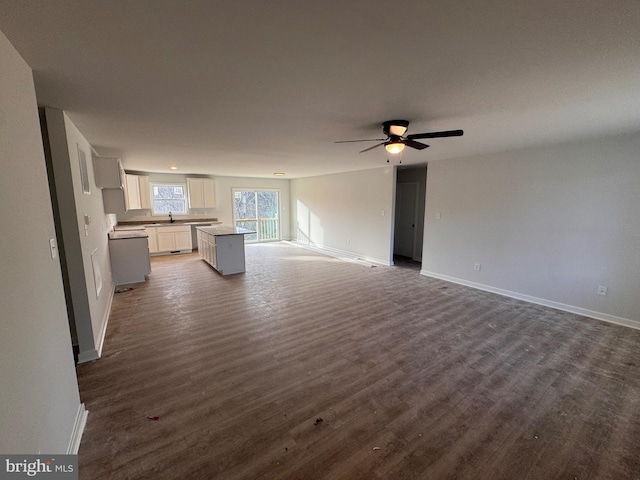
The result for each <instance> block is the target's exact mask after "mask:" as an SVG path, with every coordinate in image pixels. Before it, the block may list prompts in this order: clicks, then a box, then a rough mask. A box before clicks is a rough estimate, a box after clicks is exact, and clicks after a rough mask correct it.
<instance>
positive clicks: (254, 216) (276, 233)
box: [233, 188, 280, 242]
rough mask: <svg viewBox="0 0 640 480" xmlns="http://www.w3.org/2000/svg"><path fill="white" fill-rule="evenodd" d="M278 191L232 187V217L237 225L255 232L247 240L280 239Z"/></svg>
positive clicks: (265, 240) (245, 237)
mask: <svg viewBox="0 0 640 480" xmlns="http://www.w3.org/2000/svg"><path fill="white" fill-rule="evenodd" d="M279 196H280V195H279V191H277V190H242V189H235V188H234V189H233V219H234V222H235V225H236V226H237V227H243V228H248V229H249V230H253V231H254V232H256V233H253V234H248V235H245V236H244V239H245V240H246V241H247V242H268V241H273V240H280V220H279V218H278V217H279V215H278V213H279V211H280V210H279Z"/></svg>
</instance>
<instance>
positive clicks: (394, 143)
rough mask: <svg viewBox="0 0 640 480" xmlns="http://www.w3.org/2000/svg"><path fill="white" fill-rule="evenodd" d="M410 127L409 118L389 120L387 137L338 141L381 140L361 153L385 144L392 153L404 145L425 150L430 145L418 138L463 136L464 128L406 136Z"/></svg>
mask: <svg viewBox="0 0 640 480" xmlns="http://www.w3.org/2000/svg"><path fill="white" fill-rule="evenodd" d="M408 128H409V121H408V120H387V121H386V122H383V123H382V133H384V134H385V135H386V136H387V138H372V139H370V140H341V141H338V142H336V143H352V142H381V143H378V144H377V145H374V146H373V147H369V148H365V149H364V150H361V151H360V153H364V152H368V151H369V150H373V149H374V148H377V147H380V146H382V145H384V148H385V149H386V150H387V152H389V153H391V154H394V155H395V154H398V153H400V152H402V151H403V150H404V147H405V146H406V147H411V148H415V149H416V150H424V149H425V148H427V147H428V146H429V145H427V144H426V143H421V142H416V140H415V139H417V138H444V137H461V136H462V135H463V133H464V132H463V131H462V130H445V131H443V132H425V133H414V134H411V135H407V136H406V137H405V136H404V134H405V133H407V130H408Z"/></svg>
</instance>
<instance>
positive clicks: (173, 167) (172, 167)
mask: <svg viewBox="0 0 640 480" xmlns="http://www.w3.org/2000/svg"><path fill="white" fill-rule="evenodd" d="M169 168H170V169H171V170H177V169H178V167H176V166H175V165H169Z"/></svg>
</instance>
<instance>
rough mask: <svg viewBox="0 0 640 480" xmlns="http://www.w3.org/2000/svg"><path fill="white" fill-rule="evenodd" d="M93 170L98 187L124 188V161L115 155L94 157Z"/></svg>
mask: <svg viewBox="0 0 640 480" xmlns="http://www.w3.org/2000/svg"><path fill="white" fill-rule="evenodd" d="M93 172H94V176H95V181H96V186H97V187H98V188H124V185H125V173H124V169H123V168H122V161H121V160H120V159H119V158H115V157H93Z"/></svg>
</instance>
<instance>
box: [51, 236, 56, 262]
mask: <svg viewBox="0 0 640 480" xmlns="http://www.w3.org/2000/svg"><path fill="white" fill-rule="evenodd" d="M49 248H50V249H51V259H52V260H55V259H56V258H58V246H57V245H56V239H55V238H50V239H49Z"/></svg>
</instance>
